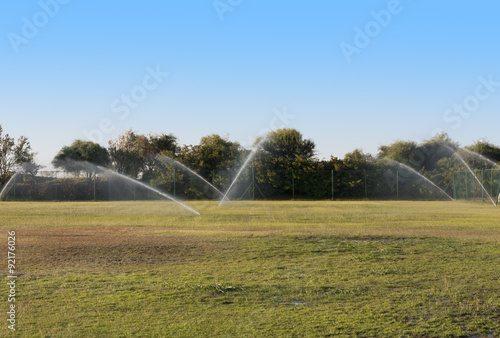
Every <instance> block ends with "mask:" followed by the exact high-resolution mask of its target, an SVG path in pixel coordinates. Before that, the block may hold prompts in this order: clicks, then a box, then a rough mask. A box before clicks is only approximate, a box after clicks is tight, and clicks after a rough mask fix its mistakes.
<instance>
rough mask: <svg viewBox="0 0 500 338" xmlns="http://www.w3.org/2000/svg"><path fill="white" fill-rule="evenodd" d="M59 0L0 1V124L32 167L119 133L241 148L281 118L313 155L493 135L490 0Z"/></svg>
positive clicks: (496, 72)
mask: <svg viewBox="0 0 500 338" xmlns="http://www.w3.org/2000/svg"><path fill="white" fill-rule="evenodd" d="M60 2H61V3H59V2H57V1H56V0H42V1H35V0H23V1H9V2H7V3H5V4H4V5H3V9H2V11H1V12H0V29H1V36H2V39H1V40H0V41H1V42H0V49H1V53H0V72H1V74H2V77H1V78H2V81H1V84H0V86H1V88H0V89H1V90H0V98H1V106H0V109H1V115H0V124H1V125H2V126H3V127H4V130H5V132H8V133H9V134H11V135H12V136H15V137H18V136H20V135H25V136H27V137H28V138H29V139H30V141H31V143H32V145H33V148H34V150H35V151H36V152H38V156H37V159H38V161H39V162H40V163H42V164H44V165H47V164H48V163H50V161H51V160H52V158H53V156H54V155H55V154H56V153H57V151H58V150H59V149H60V148H61V147H62V146H63V145H68V144H70V143H71V142H72V141H73V140H74V139H77V138H90V139H94V140H97V139H99V141H101V143H102V144H103V145H107V141H108V140H109V139H111V138H115V137H116V136H117V135H118V134H119V133H120V132H122V131H124V130H127V129H129V128H133V129H134V130H136V131H138V132H140V133H150V132H153V133H160V132H164V133H173V134H174V135H176V136H177V137H178V139H179V141H180V143H181V144H197V143H198V142H199V140H200V138H201V137H202V136H205V135H208V134H212V133H218V134H220V135H229V138H230V139H231V140H235V141H239V142H241V143H242V144H245V145H248V140H250V139H252V138H254V137H255V136H257V135H258V134H259V133H261V132H262V131H263V130H265V129H269V128H270V127H273V126H274V127H283V126H286V127H292V128H297V129H298V130H300V131H301V132H302V133H303V134H304V136H305V137H307V138H311V139H313V140H314V141H315V142H316V145H317V150H318V157H319V158H329V157H330V155H334V156H337V157H343V156H344V154H345V153H347V152H350V151H352V150H354V149H355V148H362V149H363V150H364V151H365V152H368V153H372V154H375V153H376V152H377V148H378V147H379V146H380V145H382V144H389V143H391V142H392V141H394V140H396V139H413V140H416V141H422V140H424V139H428V138H430V137H432V135H433V133H434V132H435V131H436V130H444V131H446V132H448V133H449V135H450V136H451V137H452V138H453V139H455V140H457V141H458V142H460V143H461V144H462V145H467V144H471V143H472V142H473V141H475V140H477V139H479V138H485V139H487V140H488V141H490V142H493V143H496V144H500V130H499V129H500V128H499V127H500V114H499V113H500V109H499V107H500V84H497V82H500V63H499V60H500V43H499V37H498V35H499V34H500V20H498V13H500V3H499V2H498V1H494V0H489V1H475V2H459V1H439V2H437V1H430V0H413V1H410V0H401V1H394V0H392V1H385V0H384V1H352V0H343V1H341V0H337V1H332V0H317V1H264V0H243V1H238V0H220V1H215V2H214V1H212V0H204V1H166V0H162V1H159V0H151V1H142V2H139V1H107V2H103V1H95V0H85V1H81V0H71V1H68V0H65V1H63V0H60ZM54 3H56V4H58V5H57V7H58V8H57V7H56V6H54ZM214 3H215V4H216V5H217V6H218V11H219V12H218V11H217V9H216V8H215V7H214ZM229 9H230V10H229ZM374 13H375V14H374ZM377 13H378V14H377ZM387 14H389V15H390V17H389V16H388V15H387ZM376 17H378V21H377V18H376ZM221 18H222V19H223V20H222V19H221ZM359 32H361V33H359ZM346 46H349V47H346ZM346 48H348V49H346ZM346 50H347V51H348V52H346ZM353 50H355V52H353ZM346 56H347V57H346ZM348 59H349V60H348ZM348 61H350V62H348ZM157 67H159V69H160V72H161V73H164V72H168V73H169V75H168V76H166V77H165V75H161V76H160V77H159V79H160V82H161V83H160V82H158V81H157V80H155V78H154V77H151V76H149V75H148V74H149V72H151V71H152V70H154V69H155V68H157ZM148 69H149V71H148ZM481 79H482V80H481ZM144 81H145V84H143V82H144ZM483 82H485V83H487V82H490V83H489V84H483ZM145 87H148V88H149V89H145ZM153 87H154V88H153ZM122 95H128V96H131V100H132V101H130V100H129V101H128V103H127V101H125V100H124V98H123V96H122ZM454 104H459V105H464V108H461V110H460V107H458V108H454ZM125 108H127V109H129V112H128V114H125V112H126V111H125ZM276 111H279V112H280V114H282V115H283V114H284V112H286V113H287V114H292V115H294V117H293V118H287V119H285V122H286V123H284V122H283V121H281V120H280V119H278V118H277V115H276ZM100 124H101V126H100ZM96 130H100V131H99V132H100V134H97V133H95V131H96ZM110 130H112V131H110ZM92 131H93V132H94V134H93V136H88V135H89V133H90V132H92ZM97 135H98V136H99V138H98V137H97Z"/></svg>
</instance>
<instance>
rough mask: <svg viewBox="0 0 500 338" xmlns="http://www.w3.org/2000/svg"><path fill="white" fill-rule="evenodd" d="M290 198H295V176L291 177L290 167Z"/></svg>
mask: <svg viewBox="0 0 500 338" xmlns="http://www.w3.org/2000/svg"><path fill="white" fill-rule="evenodd" d="M292 199H293V200H294V199H295V177H293V169H292Z"/></svg>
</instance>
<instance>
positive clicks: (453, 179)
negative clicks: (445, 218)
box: [452, 170, 457, 200]
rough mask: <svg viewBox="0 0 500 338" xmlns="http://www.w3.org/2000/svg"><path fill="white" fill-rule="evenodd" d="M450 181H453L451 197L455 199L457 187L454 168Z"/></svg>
mask: <svg viewBox="0 0 500 338" xmlns="http://www.w3.org/2000/svg"><path fill="white" fill-rule="evenodd" d="M452 181H453V199H455V200H456V199H457V189H456V187H455V170H453V176H452Z"/></svg>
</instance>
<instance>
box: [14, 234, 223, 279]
mask: <svg viewBox="0 0 500 338" xmlns="http://www.w3.org/2000/svg"><path fill="white" fill-rule="evenodd" d="M158 230H160V229H158V228H148V227H141V228H134V227H99V228H97V227H84V228H58V229H42V230H39V229H36V230H19V231H18V232H17V238H18V258H19V262H20V268H23V270H29V269H30V267H35V266H52V267H61V266H71V265H73V266H80V267H81V266H84V265H89V266H92V265H93V266H95V265H99V266H102V265H107V266H109V267H123V266H124V265H131V266H132V265H134V266H139V265H144V264H147V265H156V264H182V263H187V262H188V261H191V260H195V259H198V258H200V257H202V256H204V255H208V254H212V253H215V252H220V251H224V250H228V249H229V244H228V242H227V241H224V240H222V239H218V238H213V237H210V236H196V235H190V236H182V235H180V234H175V233H168V232H164V233H161V234H159V233H153V231H158Z"/></svg>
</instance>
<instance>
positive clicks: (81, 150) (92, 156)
mask: <svg viewBox="0 0 500 338" xmlns="http://www.w3.org/2000/svg"><path fill="white" fill-rule="evenodd" d="M83 162H88V163H91V164H95V165H98V166H107V165H108V164H109V154H108V151H107V149H106V148H104V147H102V146H100V145H99V144H98V143H95V142H91V141H83V140H75V141H74V142H73V143H72V144H71V145H70V146H64V147H62V149H61V150H60V151H59V153H57V155H56V156H55V157H54V160H53V161H52V164H53V165H54V167H56V168H63V169H64V170H67V171H70V172H78V171H85V172H87V174H88V176H89V177H90V175H91V170H89V168H88V166H86V165H85V164H84V163H83Z"/></svg>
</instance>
